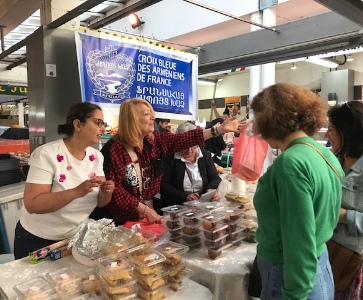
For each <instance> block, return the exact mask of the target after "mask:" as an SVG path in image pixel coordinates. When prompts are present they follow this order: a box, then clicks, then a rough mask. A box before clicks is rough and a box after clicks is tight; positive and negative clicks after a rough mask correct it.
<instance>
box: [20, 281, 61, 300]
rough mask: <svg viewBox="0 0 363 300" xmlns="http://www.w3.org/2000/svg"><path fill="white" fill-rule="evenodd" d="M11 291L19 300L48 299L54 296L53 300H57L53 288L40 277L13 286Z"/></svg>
mask: <svg viewBox="0 0 363 300" xmlns="http://www.w3.org/2000/svg"><path fill="white" fill-rule="evenodd" d="M13 290H14V291H15V292H16V293H17V294H18V295H19V297H20V298H21V299H29V300H33V299H34V300H36V299H41V298H42V297H44V298H46V297H49V298H50V297H52V295H53V296H55V298H54V299H57V295H56V294H55V291H54V288H53V286H52V285H51V284H50V283H49V282H48V281H47V280H45V279H44V278H43V277H41V276H40V277H36V278H33V279H30V280H27V281H24V282H21V283H19V284H17V285H15V286H14V287H13ZM47 299H48V298H47ZM50 299H52V298H50Z"/></svg>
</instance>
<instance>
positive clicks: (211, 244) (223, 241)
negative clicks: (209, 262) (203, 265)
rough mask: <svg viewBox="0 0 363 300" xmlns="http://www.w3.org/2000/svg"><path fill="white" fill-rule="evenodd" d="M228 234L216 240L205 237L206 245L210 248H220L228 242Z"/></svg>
mask: <svg viewBox="0 0 363 300" xmlns="http://www.w3.org/2000/svg"><path fill="white" fill-rule="evenodd" d="M228 236H229V235H228V234H226V235H224V236H221V237H219V238H217V239H214V240H209V239H205V240H204V245H205V246H206V247H208V248H209V249H218V248H220V247H222V246H223V245H225V244H226V243H227V238H228Z"/></svg>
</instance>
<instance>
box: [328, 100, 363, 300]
mask: <svg viewBox="0 0 363 300" xmlns="http://www.w3.org/2000/svg"><path fill="white" fill-rule="evenodd" d="M328 119H329V124H328V130H327V132H326V135H325V137H326V138H328V139H329V141H330V142H331V147H332V151H333V152H334V154H335V155H336V156H337V157H338V159H339V161H340V163H341V165H342V167H343V170H344V172H345V177H344V179H343V195H342V203H341V208H340V216H339V223H338V225H337V227H336V229H335V230H334V234H333V237H332V241H329V243H328V246H329V248H330V247H334V243H337V244H339V245H341V246H343V247H344V248H346V251H348V252H349V251H353V252H354V253H356V254H360V255H362V253H363V205H362V204H363V201H362V199H363V173H362V171H363V103H362V102H361V101H349V102H347V103H345V104H344V105H338V106H334V107H332V108H331V109H330V110H329V111H328ZM341 264H343V265H345V264H344V263H341ZM332 266H333V267H334V266H335V264H334V263H333V261H332ZM347 267H348V266H347ZM334 271H338V270H336V269H334V268H333V272H334ZM347 271H349V274H351V276H350V280H347V286H346V287H344V286H340V285H339V284H337V285H336V294H335V299H336V300H338V299H339V300H340V299H341V300H344V299H346V300H350V299H363V286H362V282H363V265H362V264H360V265H359V264H357V265H356V266H355V268H354V267H353V266H351V267H350V268H349V269H348V270H347ZM334 275H338V274H337V272H335V274H334Z"/></svg>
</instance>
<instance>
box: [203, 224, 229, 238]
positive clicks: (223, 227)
mask: <svg viewBox="0 0 363 300" xmlns="http://www.w3.org/2000/svg"><path fill="white" fill-rule="evenodd" d="M227 231H228V225H227V224H222V223H218V225H216V227H214V228H212V229H210V230H207V229H204V230H203V234H204V236H205V237H206V238H207V239H209V240H215V239H218V238H220V237H221V236H224V235H225V234H226V233H227Z"/></svg>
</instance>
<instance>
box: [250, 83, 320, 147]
mask: <svg viewBox="0 0 363 300" xmlns="http://www.w3.org/2000/svg"><path fill="white" fill-rule="evenodd" d="M326 108H327V104H326V102H324V100H323V99H321V98H320V97H319V96H318V95H317V94H315V93H313V92H312V91H309V90H308V89H306V88H303V87H300V86H297V85H294V84H289V83H277V84H274V85H271V86H269V87H267V88H265V89H264V90H263V91H262V92H260V93H258V94H257V95H256V96H255V97H254V98H253V101H252V103H251V109H252V110H253V115H254V118H255V121H254V131H255V132H256V133H257V134H261V135H262V137H263V138H264V139H269V138H272V139H275V140H278V141H281V140H284V139H285V137H286V136H288V135H289V134H290V133H292V132H295V131H297V130H303V131H304V132H305V133H306V134H307V135H308V136H313V135H314V134H315V133H316V132H317V131H318V130H319V129H320V128H321V127H322V126H323V124H324V123H325V122H326Z"/></svg>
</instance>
